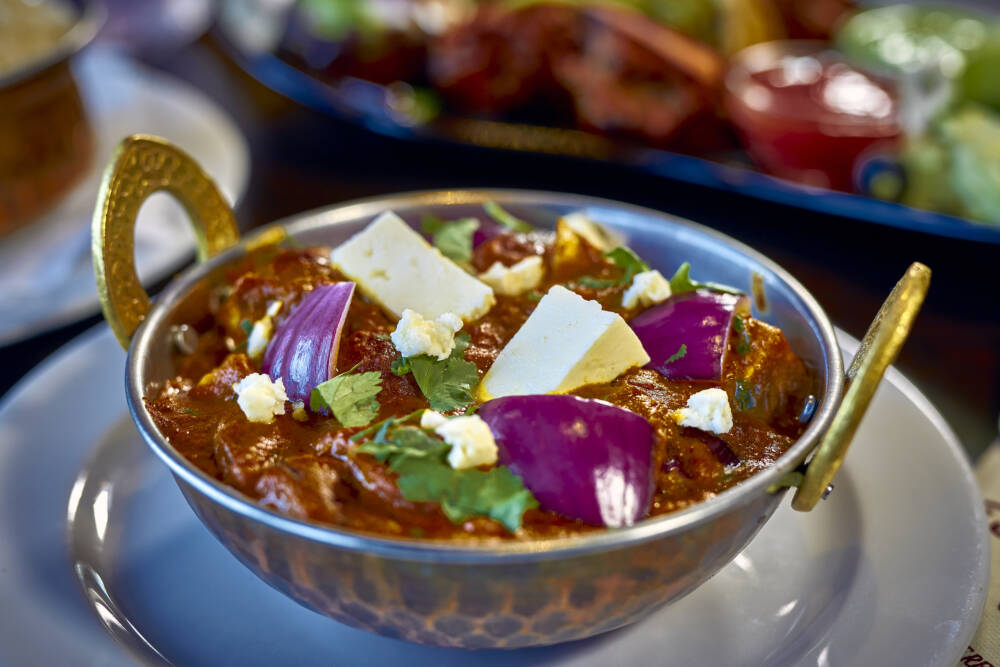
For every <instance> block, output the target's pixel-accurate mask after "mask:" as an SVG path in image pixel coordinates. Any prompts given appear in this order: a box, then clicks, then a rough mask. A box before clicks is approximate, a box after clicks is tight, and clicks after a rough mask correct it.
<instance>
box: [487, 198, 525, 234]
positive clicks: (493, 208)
mask: <svg viewBox="0 0 1000 667" xmlns="http://www.w3.org/2000/svg"><path fill="white" fill-rule="evenodd" d="M483 210H485V211H486V213H487V214H489V216H490V217H491V218H493V219H494V220H496V221H497V222H499V223H500V224H501V225H503V226H504V227H506V228H508V229H511V230H513V231H515V232H524V233H528V232H531V231H534V229H535V228H534V227H532V226H531V225H529V224H528V223H526V222H525V221H524V220H521V219H520V218H518V217H515V216H513V215H511V214H510V213H508V212H507V211H505V210H503V209H502V208H500V205H499V204H497V203H496V202H492V201H488V202H486V203H485V204H483Z"/></svg>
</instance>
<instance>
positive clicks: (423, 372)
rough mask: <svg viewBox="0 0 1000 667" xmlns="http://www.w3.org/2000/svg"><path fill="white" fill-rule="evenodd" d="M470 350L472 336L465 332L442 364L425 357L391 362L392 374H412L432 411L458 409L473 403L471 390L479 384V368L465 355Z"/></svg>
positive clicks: (456, 338)
mask: <svg viewBox="0 0 1000 667" xmlns="http://www.w3.org/2000/svg"><path fill="white" fill-rule="evenodd" d="M467 347H469V334H467V333H465V332H462V333H460V334H458V335H457V336H455V348H454V349H453V350H452V351H451V355H449V356H448V358H447V359H442V360H440V361H439V360H438V359H435V358H434V357H432V356H429V355H426V354H422V355H420V356H417V357H407V358H405V359H402V358H401V359H397V360H396V361H394V362H393V363H392V372H393V373H395V374H396V375H406V373H407V372H411V373H413V378H414V379H415V380H416V381H417V385H418V386H419V387H420V391H421V392H423V394H424V396H425V397H426V398H427V400H428V401H430V405H431V409H432V410H437V411H438V412H451V411H452V410H458V409H461V408H464V407H465V406H467V405H469V404H470V403H472V400H473V399H472V389H473V387H475V386H476V385H477V384H478V383H479V371H478V370H477V369H476V365H475V364H473V363H471V362H468V361H466V360H465V357H464V356H463V355H464V352H465V349H466V348H467Z"/></svg>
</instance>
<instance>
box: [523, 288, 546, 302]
mask: <svg viewBox="0 0 1000 667" xmlns="http://www.w3.org/2000/svg"><path fill="white" fill-rule="evenodd" d="M524 296H525V298H527V299H528V300H529V301H541V300H542V297H543V296H545V295H544V294H542V293H541V292H539V291H538V290H531V291H530V292H528V293H527V294H525V295H524Z"/></svg>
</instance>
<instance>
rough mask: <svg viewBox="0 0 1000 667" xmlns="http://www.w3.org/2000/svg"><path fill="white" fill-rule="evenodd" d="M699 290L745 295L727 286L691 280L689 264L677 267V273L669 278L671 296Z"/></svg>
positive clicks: (685, 263)
mask: <svg viewBox="0 0 1000 667" xmlns="http://www.w3.org/2000/svg"><path fill="white" fill-rule="evenodd" d="M701 288H705V289H707V290H711V291H713V292H722V293H723V294H746V292H744V291H742V290H738V289H736V288H735V287H730V286H729V285H722V284H719V283H712V282H708V283H700V282H698V281H696V280H692V279H691V264H690V263H689V262H684V263H683V264H681V265H680V266H679V267H677V271H675V272H674V275H673V277H671V278H670V292H671V294H684V293H685V292H693V291H695V290H696V289H701Z"/></svg>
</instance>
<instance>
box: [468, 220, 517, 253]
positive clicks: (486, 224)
mask: <svg viewBox="0 0 1000 667" xmlns="http://www.w3.org/2000/svg"><path fill="white" fill-rule="evenodd" d="M506 231H509V230H508V229H507V228H506V227H504V226H503V225H501V224H500V223H499V222H497V221H496V220H494V219H492V218H487V219H485V220H483V219H482V218H480V219H479V227H478V228H477V229H476V231H475V232H473V233H472V247H473V248H478V247H479V246H480V245H482V244H483V243H486V242H487V241H489V240H490V239H492V238H494V237H496V236H500V235H501V234H503V233H504V232H506Z"/></svg>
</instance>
